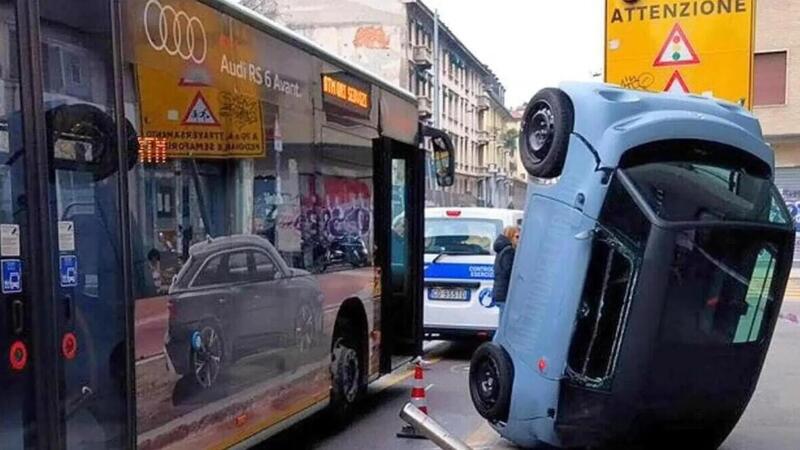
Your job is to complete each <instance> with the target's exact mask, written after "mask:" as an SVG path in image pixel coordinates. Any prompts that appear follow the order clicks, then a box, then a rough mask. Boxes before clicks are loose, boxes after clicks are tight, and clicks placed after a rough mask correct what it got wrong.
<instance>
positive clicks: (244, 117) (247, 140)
mask: <svg viewBox="0 0 800 450" xmlns="http://www.w3.org/2000/svg"><path fill="white" fill-rule="evenodd" d="M137 77H138V82H139V94H140V95H139V101H140V105H141V116H142V135H143V138H144V139H146V140H148V141H149V142H157V143H158V145H159V147H160V148H164V149H165V151H166V157H167V159H169V158H257V157H262V156H264V153H265V146H264V132H263V126H262V123H261V103H260V102H259V100H258V98H256V97H252V96H248V95H244V94H242V93H237V92H232V91H226V90H222V89H219V88H216V87H212V86H208V85H204V84H203V83H187V82H186V80H185V79H181V77H180V76H176V75H173V74H171V73H169V72H165V71H161V70H158V69H152V68H149V67H147V66H144V65H138V66H137Z"/></svg>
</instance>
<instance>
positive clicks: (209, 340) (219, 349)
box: [191, 322, 225, 389]
mask: <svg viewBox="0 0 800 450" xmlns="http://www.w3.org/2000/svg"><path fill="white" fill-rule="evenodd" d="M224 357H225V341H224V340H223V337H222V329H221V328H220V327H219V326H218V325H217V324H215V323H212V322H206V323H204V324H203V325H202V326H201V327H200V329H199V330H198V331H196V332H195V333H194V335H193V336H192V342H191V362H192V365H191V368H192V380H193V381H194V382H195V383H196V384H197V385H198V386H200V387H202V388H204V389H210V388H211V387H212V386H213V385H214V383H215V382H216V381H217V380H218V379H219V374H220V371H221V370H222V364H223V358H224Z"/></svg>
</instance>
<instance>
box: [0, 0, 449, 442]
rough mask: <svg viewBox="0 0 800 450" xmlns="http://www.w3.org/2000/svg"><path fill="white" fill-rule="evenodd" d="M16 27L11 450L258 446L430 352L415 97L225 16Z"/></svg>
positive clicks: (425, 165) (2, 222) (61, 17)
mask: <svg viewBox="0 0 800 450" xmlns="http://www.w3.org/2000/svg"><path fill="white" fill-rule="evenodd" d="M0 18H1V19H0V36H2V37H0V266H1V268H2V275H3V282H2V291H1V292H0V301H1V303H2V305H1V306H0V348H2V358H3V359H2V363H0V394H2V396H3V398H4V405H3V408H2V409H1V410H0V443H2V444H0V447H2V448H10V449H11V448H39V449H50V448H59V449H63V448H66V449H94V448H140V449H162V448H170V449H184V448H185V449H198V448H228V447H247V446H251V445H254V444H255V443H257V442H259V441H261V440H263V439H265V438H267V437H269V436H270V435H273V434H274V433H276V432H278V431H280V430H281V429H284V428H286V427H287V426H289V425H291V424H293V423H295V422H297V421H299V420H302V419H303V418H305V417H308V416H309V415H311V414H314V413H316V412H321V411H322V410H323V409H328V410H329V411H330V412H331V413H332V414H333V417H335V418H337V419H338V418H343V417H347V415H348V413H350V412H351V411H352V410H353V408H354V406H355V405H356V404H357V402H358V400H359V399H360V398H361V397H362V395H363V394H364V393H365V392H366V387H367V385H368V384H369V383H370V382H372V381H374V380H376V379H378V378H379V377H380V376H381V375H383V374H386V373H389V372H391V371H392V370H394V369H397V368H398V367H400V366H401V365H402V364H403V363H404V362H406V361H408V360H409V359H410V358H411V357H413V356H416V355H418V354H419V353H420V352H421V347H422V344H421V343H422V337H423V322H422V298H423V284H422V280H423V276H422V274H423V249H422V242H423V227H424V222H423V216H424V210H423V208H424V203H425V202H424V189H425V176H426V173H430V174H431V175H432V176H435V177H436V180H437V182H438V183H439V184H440V185H443V186H449V185H451V184H452V182H453V147H452V143H451V142H450V139H449V138H448V136H447V135H446V134H444V133H443V132H441V131H438V130H435V129H432V128H429V127H426V126H423V125H421V124H420V122H419V113H418V110H417V103H416V98H415V97H414V96H413V95H412V94H410V93H408V92H406V91H404V90H402V89H400V88H398V87H395V86H392V85H390V84H388V83H386V82H384V81H382V80H381V79H379V78H378V77H376V76H374V75H372V74H370V73H368V72H366V71H364V70H362V69H360V68H358V67H356V66H354V65H351V64H348V63H347V62H345V61H343V60H341V59H339V58H337V57H335V56H333V55H331V54H329V53H327V52H325V51H323V50H322V49H321V48H320V47H319V46H317V45H315V44H313V43H311V42H310V41H308V40H306V39H304V38H303V37H301V36H298V35H296V34H293V33H292V32H289V31H287V30H286V29H284V28H282V27H280V26H278V25H276V24H274V23H272V22H270V21H269V20H267V19H264V18H262V17H260V16H258V15H256V14H254V13H252V12H250V11H249V10H246V9H244V8H241V7H239V6H238V5H235V4H232V3H227V2H221V1H216V0H199V1H198V0H0ZM426 147H427V148H430V149H432V151H427V150H426ZM429 155H430V156H429ZM397 217H401V218H402V219H401V220H403V221H404V222H405V223H404V226H403V230H404V233H403V234H402V235H394V236H390V229H391V225H392V223H393V220H394V219H395V218H397ZM395 260H403V261H405V262H406V263H405V264H403V265H392V264H391V261H395Z"/></svg>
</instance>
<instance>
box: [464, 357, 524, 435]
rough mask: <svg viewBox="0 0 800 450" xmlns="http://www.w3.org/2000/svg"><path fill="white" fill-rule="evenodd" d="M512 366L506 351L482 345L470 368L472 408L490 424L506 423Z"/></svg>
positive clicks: (511, 381)
mask: <svg viewBox="0 0 800 450" xmlns="http://www.w3.org/2000/svg"><path fill="white" fill-rule="evenodd" d="M513 383H514V365H513V363H512V362H511V357H510V356H509V355H508V353H507V352H506V351H505V349H504V348H503V347H501V346H499V345H497V344H495V343H494V342H485V343H483V344H481V346H480V347H478V349H477V350H475V353H474V354H473V355H472V360H471V361H470V365H469V394H470V397H472V403H473V405H475V409H476V410H477V411H478V414H480V415H481V416H482V417H483V418H485V419H487V420H489V421H491V422H505V421H507V420H508V414H509V410H510V407H511V387H512V385H513Z"/></svg>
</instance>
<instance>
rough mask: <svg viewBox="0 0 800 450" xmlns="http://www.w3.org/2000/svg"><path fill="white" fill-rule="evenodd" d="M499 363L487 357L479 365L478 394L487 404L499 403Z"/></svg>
mask: <svg viewBox="0 0 800 450" xmlns="http://www.w3.org/2000/svg"><path fill="white" fill-rule="evenodd" d="M498 378H499V377H498V370H497V365H496V364H495V363H494V361H492V360H491V359H486V360H485V361H484V362H483V363H481V364H480V366H479V367H478V377H477V380H476V381H477V383H476V384H477V388H478V396H479V397H480V399H481V401H482V402H483V403H484V404H485V405H486V406H489V407H491V406H493V405H494V404H495V403H497V396H498V393H499V389H498V387H499V386H498Z"/></svg>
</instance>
